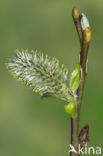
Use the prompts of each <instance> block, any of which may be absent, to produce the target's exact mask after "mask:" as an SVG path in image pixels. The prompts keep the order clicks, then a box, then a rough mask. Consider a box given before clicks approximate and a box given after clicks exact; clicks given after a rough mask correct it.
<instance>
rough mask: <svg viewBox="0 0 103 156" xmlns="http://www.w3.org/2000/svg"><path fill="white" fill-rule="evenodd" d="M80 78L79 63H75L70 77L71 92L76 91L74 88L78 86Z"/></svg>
mask: <svg viewBox="0 0 103 156" xmlns="http://www.w3.org/2000/svg"><path fill="white" fill-rule="evenodd" d="M80 80H81V67H80V65H79V64H77V66H76V68H75V70H74V71H73V72H72V74H71V78H70V89H71V90H72V92H76V90H77V89H78V87H79V84H80Z"/></svg>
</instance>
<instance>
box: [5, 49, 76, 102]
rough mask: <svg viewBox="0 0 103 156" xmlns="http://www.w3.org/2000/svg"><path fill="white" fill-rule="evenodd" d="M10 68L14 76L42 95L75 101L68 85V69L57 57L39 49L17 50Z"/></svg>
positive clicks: (8, 64)
mask: <svg viewBox="0 0 103 156" xmlns="http://www.w3.org/2000/svg"><path fill="white" fill-rule="evenodd" d="M7 66H8V68H9V69H10V71H11V72H12V73H13V75H14V77H16V78H17V79H18V80H20V81H22V82H24V83H25V84H26V85H28V86H30V87H32V88H33V91H34V92H38V93H39V94H40V95H41V96H44V97H46V96H53V97H57V98H59V99H62V100H65V101H68V102H69V101H73V99H74V97H73V96H72V95H71V94H70V93H69V88H68V87H67V85H66V81H67V80H68V70H67V68H65V67H64V65H62V66H60V65H59V61H58V60H57V59H56V58H51V57H49V56H48V55H46V56H44V55H43V53H41V52H37V51H35V52H34V51H31V52H30V53H28V51H27V50H21V51H19V50H17V52H16V56H14V57H13V58H12V59H11V60H10V62H9V63H7Z"/></svg>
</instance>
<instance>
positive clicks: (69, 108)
mask: <svg viewBox="0 0 103 156" xmlns="http://www.w3.org/2000/svg"><path fill="white" fill-rule="evenodd" d="M65 111H66V112H67V114H69V115H70V116H71V117H72V118H75V117H76V102H74V101H73V102H70V103H68V104H67V105H66V106H65Z"/></svg>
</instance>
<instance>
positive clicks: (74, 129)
mask: <svg viewBox="0 0 103 156" xmlns="http://www.w3.org/2000/svg"><path fill="white" fill-rule="evenodd" d="M72 16H73V20H74V23H75V26H76V30H77V32H78V36H79V40H80V45H81V52H80V65H81V69H82V79H81V82H80V85H79V88H78V90H77V117H76V118H74V119H71V144H72V145H73V147H74V148H75V149H76V151H78V145H79V118H80V107H81V102H82V96H83V89H84V84H85V80H86V75H87V55H88V48H89V43H90V40H91V29H90V27H89V28H86V29H85V30H83V29H82V26H81V18H82V15H80V14H79V11H78V9H77V8H74V9H73V11H72ZM70 156H79V154H76V153H73V152H71V153H70Z"/></svg>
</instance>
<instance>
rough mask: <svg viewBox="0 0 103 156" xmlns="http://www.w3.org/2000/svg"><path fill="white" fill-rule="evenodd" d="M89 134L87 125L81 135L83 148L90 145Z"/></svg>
mask: <svg viewBox="0 0 103 156" xmlns="http://www.w3.org/2000/svg"><path fill="white" fill-rule="evenodd" d="M88 134H89V125H86V126H84V127H83V128H82V130H81V131H80V134H79V143H80V146H81V148H82V147H85V145H87V144H88V143H89V137H88Z"/></svg>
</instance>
